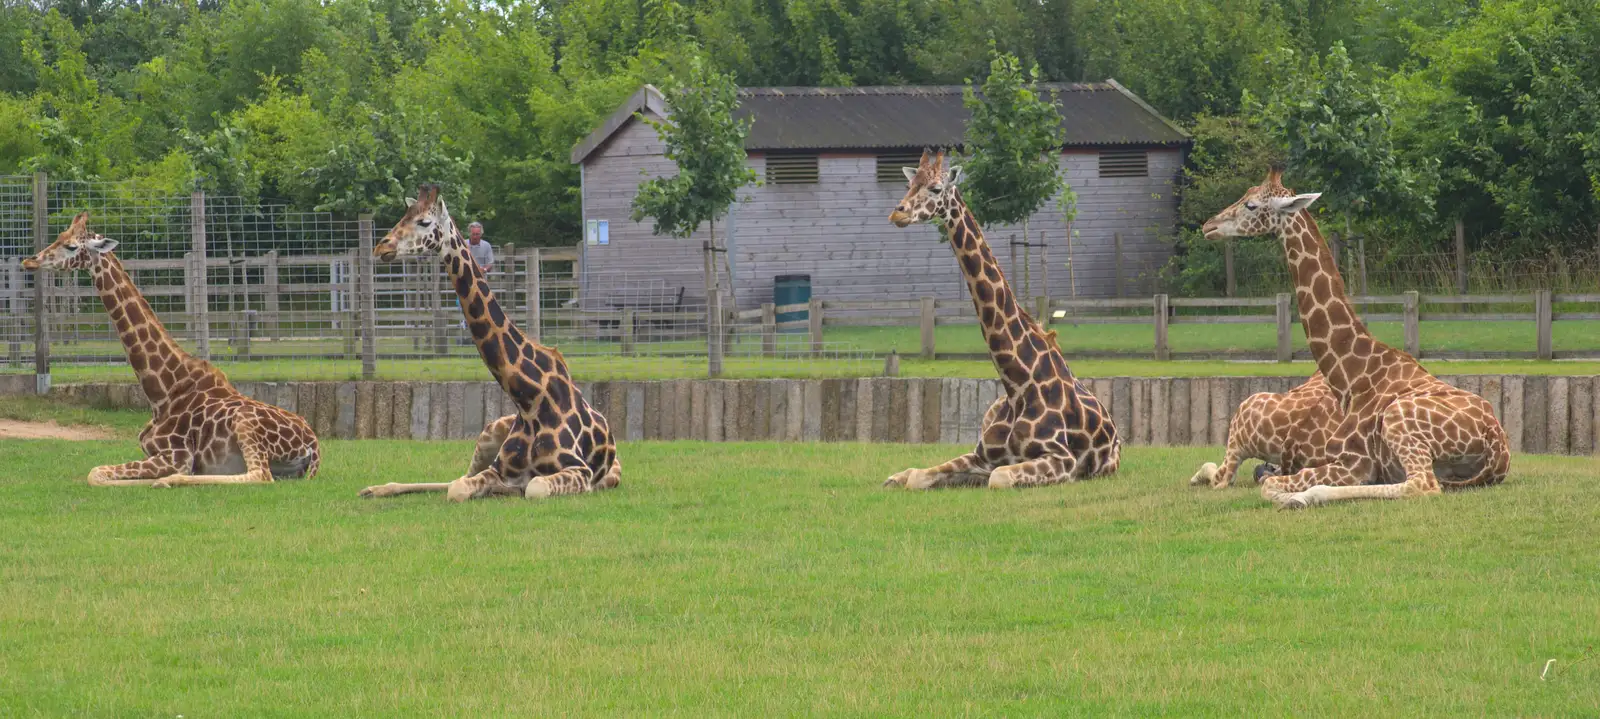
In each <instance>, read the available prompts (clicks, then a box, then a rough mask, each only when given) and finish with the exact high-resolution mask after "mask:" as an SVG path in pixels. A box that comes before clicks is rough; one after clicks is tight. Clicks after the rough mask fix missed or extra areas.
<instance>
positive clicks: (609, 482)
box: [594, 457, 622, 489]
mask: <svg viewBox="0 0 1600 719" xmlns="http://www.w3.org/2000/svg"><path fill="white" fill-rule="evenodd" d="M619 484H622V458H621V457H612V458H611V467H610V468H609V469H607V470H606V473H605V475H604V476H602V477H601V478H600V481H599V482H598V483H596V484H595V486H594V488H595V489H616V488H617V485H619Z"/></svg>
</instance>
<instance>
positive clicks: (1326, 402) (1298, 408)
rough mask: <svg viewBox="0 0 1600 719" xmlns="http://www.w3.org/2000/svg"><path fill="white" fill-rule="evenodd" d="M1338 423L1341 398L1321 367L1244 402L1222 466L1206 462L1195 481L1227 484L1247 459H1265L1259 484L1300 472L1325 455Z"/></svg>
mask: <svg viewBox="0 0 1600 719" xmlns="http://www.w3.org/2000/svg"><path fill="white" fill-rule="evenodd" d="M1338 425H1339V402H1338V400H1336V399H1334V396H1333V391H1332V390H1330V389H1328V381H1327V380H1326V379H1323V377H1322V373H1321V372H1317V373H1316V374H1313V375H1311V379H1308V380H1306V382H1305V384H1302V385H1300V386H1299V387H1295V388H1294V389H1291V390H1289V391H1288V392H1281V393H1279V392H1257V393H1255V394H1253V395H1250V396H1249V397H1246V398H1245V400H1244V401H1243V402H1240V403H1239V409H1238V410H1236V411H1234V413H1233V419H1232V420H1230V421H1229V422H1228V450H1227V453H1226V454H1225V455H1224V456H1223V460H1222V467H1221V469H1218V467H1217V465H1216V463H1215V462H1206V463H1205V464H1203V465H1201V466H1200V471H1198V472H1195V474H1194V476H1193V477H1191V478H1189V484H1191V485H1201V484H1210V485H1211V488H1212V489H1222V488H1224V487H1227V486H1228V485H1229V484H1232V483H1233V475H1234V473H1235V472H1237V471H1238V470H1239V463H1240V462H1243V461H1245V460H1247V459H1260V460H1264V461H1263V463H1262V464H1261V465H1259V466H1257V467H1256V472H1255V480H1256V483H1258V484H1259V483H1260V482H1261V478H1262V477H1265V476H1271V475H1279V474H1294V473H1295V472H1298V471H1300V470H1301V469H1302V468H1305V467H1308V466H1310V464H1311V462H1312V461H1314V460H1315V459H1316V458H1318V457H1321V456H1322V453H1323V451H1324V449H1325V448H1326V447H1327V446H1328V437H1329V436H1331V435H1332V434H1333V430H1334V428H1336V427H1338Z"/></svg>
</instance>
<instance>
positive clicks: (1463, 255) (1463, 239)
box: [1456, 219, 1467, 295]
mask: <svg viewBox="0 0 1600 719" xmlns="http://www.w3.org/2000/svg"><path fill="white" fill-rule="evenodd" d="M1456 292H1459V293H1461V294H1463V295H1464V294H1466V293H1467V223H1466V222H1463V221H1462V220H1460V219H1457V220H1456Z"/></svg>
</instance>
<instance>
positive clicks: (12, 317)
mask: <svg viewBox="0 0 1600 719" xmlns="http://www.w3.org/2000/svg"><path fill="white" fill-rule="evenodd" d="M5 263H6V306H5V315H4V316H5V317H6V318H7V324H9V325H11V329H10V330H9V331H7V332H6V337H8V338H10V341H9V342H7V343H6V345H7V346H6V363H7V364H8V365H10V366H12V367H21V366H22V327H23V324H22V260H21V259H20V258H16V257H11V258H7V259H6V261H5Z"/></svg>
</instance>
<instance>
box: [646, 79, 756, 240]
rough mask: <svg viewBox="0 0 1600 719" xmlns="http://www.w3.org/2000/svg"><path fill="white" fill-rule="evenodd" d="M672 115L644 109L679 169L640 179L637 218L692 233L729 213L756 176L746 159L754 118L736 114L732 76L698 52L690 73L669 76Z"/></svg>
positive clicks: (659, 230)
mask: <svg viewBox="0 0 1600 719" xmlns="http://www.w3.org/2000/svg"><path fill="white" fill-rule="evenodd" d="M665 95H666V99H667V107H668V108H669V111H670V112H671V117H670V118H669V119H666V120H657V119H655V118H650V117H646V116H644V115H643V114H640V115H639V119H640V120H643V121H644V122H645V123H647V124H649V125H650V126H651V127H653V128H655V130H656V133H657V134H658V135H660V137H661V141H662V142H663V143H665V145H666V157H667V159H669V160H672V161H673V162H674V163H676V164H677V166H678V174H676V175H673V176H672V177H657V178H654V179H651V180H646V181H644V182H641V183H639V194H637V195H635V196H634V198H633V205H632V206H633V220H634V221H635V222H639V221H642V220H644V219H645V218H646V217H648V218H650V219H651V220H653V221H654V226H653V227H652V231H653V232H654V233H655V234H658V235H671V236H673V237H688V236H689V235H691V234H693V233H694V231H695V230H697V229H699V228H700V225H702V224H705V223H707V222H712V223H714V222H716V220H717V219H718V218H720V217H722V216H723V215H725V214H727V212H728V207H729V206H731V205H732V204H733V202H734V200H735V199H736V197H737V193H738V191H739V188H741V187H744V186H745V185H748V184H750V183H752V182H755V181H756V173H755V170H752V169H750V168H749V167H748V166H747V165H746V164H745V150H744V138H745V137H746V136H747V135H749V134H750V121H749V120H739V119H736V118H734V116H733V112H734V110H736V109H738V107H739V94H738V87H737V86H736V85H735V84H734V82H733V76H731V75H727V74H725V73H720V72H717V71H716V70H715V69H712V68H710V67H709V66H707V64H706V63H705V61H703V60H701V59H700V58H698V57H695V58H693V59H691V60H690V61H689V72H688V76H687V77H684V78H682V79H679V78H677V77H669V78H668V79H667V89H666V90H665Z"/></svg>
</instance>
